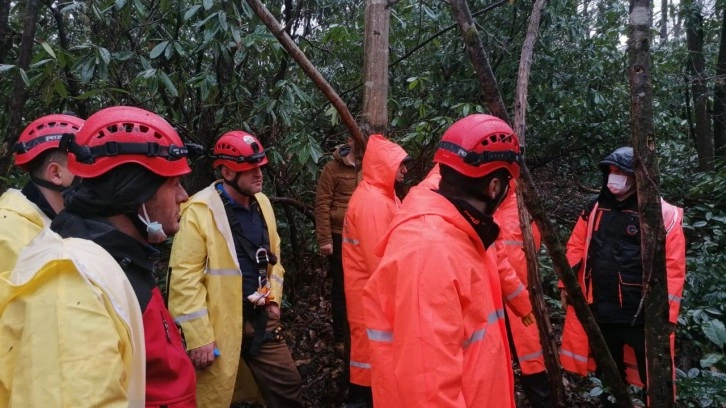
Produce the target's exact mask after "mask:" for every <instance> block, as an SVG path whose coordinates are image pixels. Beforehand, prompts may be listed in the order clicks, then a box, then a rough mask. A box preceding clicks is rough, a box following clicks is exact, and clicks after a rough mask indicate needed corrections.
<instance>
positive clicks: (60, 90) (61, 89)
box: [53, 80, 68, 98]
mask: <svg viewBox="0 0 726 408" xmlns="http://www.w3.org/2000/svg"><path fill="white" fill-rule="evenodd" d="M53 88H54V89H55V92H56V93H57V94H58V95H60V97H61V98H65V97H67V96H68V90H67V89H66V84H64V83H63V81H61V80H56V81H53Z"/></svg>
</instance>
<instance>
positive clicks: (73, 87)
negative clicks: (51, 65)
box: [47, 0, 88, 119]
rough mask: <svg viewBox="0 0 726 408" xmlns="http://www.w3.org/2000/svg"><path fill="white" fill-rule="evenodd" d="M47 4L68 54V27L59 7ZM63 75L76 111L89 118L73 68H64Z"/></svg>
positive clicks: (62, 45)
mask: <svg viewBox="0 0 726 408" xmlns="http://www.w3.org/2000/svg"><path fill="white" fill-rule="evenodd" d="M47 4H48V8H50V11H51V13H52V14H53V19H54V20H55V25H56V28H57V29H58V42H59V43H60V46H61V48H62V49H63V51H65V52H68V50H69V49H70V43H69V42H68V33H67V32H66V25H65V22H64V21H63V14H61V12H60V10H59V9H58V7H56V6H54V5H53V1H52V0H48V2H47ZM63 73H64V74H65V76H66V83H67V84H68V93H69V94H70V96H71V97H73V101H74V102H75V111H76V113H77V114H78V116H80V117H81V118H84V119H85V118H86V117H88V109H87V108H86V102H85V99H84V100H80V99H78V95H80V92H79V90H78V80H77V79H76V76H75V75H73V71H71V67H70V66H69V65H66V66H65V67H64V68H63Z"/></svg>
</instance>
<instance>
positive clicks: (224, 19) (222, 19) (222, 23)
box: [217, 11, 227, 31]
mask: <svg viewBox="0 0 726 408" xmlns="http://www.w3.org/2000/svg"><path fill="white" fill-rule="evenodd" d="M217 18H218V19H219V26H220V27H221V28H222V30H223V31H227V13H225V12H224V11H220V12H219V13H217Z"/></svg>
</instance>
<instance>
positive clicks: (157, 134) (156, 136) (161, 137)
mask: <svg viewBox="0 0 726 408" xmlns="http://www.w3.org/2000/svg"><path fill="white" fill-rule="evenodd" d="M154 137H155V138H157V139H159V140H161V139H163V138H164V137H163V136H161V135H160V134H159V133H158V132H154Z"/></svg>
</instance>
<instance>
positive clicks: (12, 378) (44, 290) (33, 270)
mask: <svg viewBox="0 0 726 408" xmlns="http://www.w3.org/2000/svg"><path fill="white" fill-rule="evenodd" d="M145 371H146V356H145V351H144V326H143V320H142V317H141V310H140V309H139V302H138V300H137V299H136V295H135V294H134V290H133V288H132V287H131V284H130V283H129V281H128V279H126V275H125V274H124V272H123V270H121V268H120V267H119V265H118V264H117V263H116V261H115V260H114V259H113V258H112V257H111V256H110V255H109V254H108V253H107V252H106V251H104V250H103V248H101V247H99V246H98V245H96V244H94V243H93V242H91V241H87V240H82V239H76V238H69V239H62V238H61V237H60V236H59V235H57V234H55V233H54V232H52V231H50V230H48V229H44V230H42V232H41V233H40V234H39V235H38V237H37V238H36V239H35V240H33V241H32V242H31V243H30V245H28V246H27V247H26V248H25V249H24V250H23V252H22V253H21V255H20V257H19V259H18V262H17V267H16V268H15V270H13V271H12V272H7V271H6V272H3V273H2V274H0V407H18V408H29V407H92V406H93V407H143V406H144V395H145V385H146V384H145V381H146V372H145Z"/></svg>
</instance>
